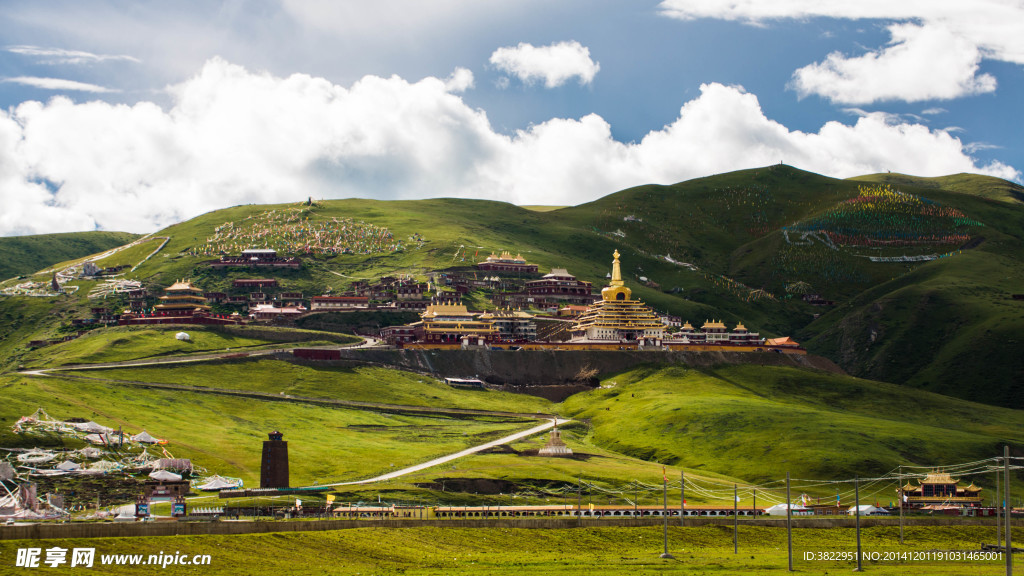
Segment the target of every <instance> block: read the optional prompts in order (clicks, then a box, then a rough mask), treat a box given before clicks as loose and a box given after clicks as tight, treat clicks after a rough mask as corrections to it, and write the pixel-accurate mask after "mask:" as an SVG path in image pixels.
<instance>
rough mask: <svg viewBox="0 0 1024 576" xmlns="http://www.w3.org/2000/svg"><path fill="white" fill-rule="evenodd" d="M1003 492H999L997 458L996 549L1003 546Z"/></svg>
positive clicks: (997, 465)
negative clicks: (1001, 499) (1001, 500)
mask: <svg viewBox="0 0 1024 576" xmlns="http://www.w3.org/2000/svg"><path fill="white" fill-rule="evenodd" d="M1000 496H1001V492H1000V491H999V458H998V457H997V458H996V502H995V504H996V547H997V548H998V547H999V546H1002V545H1003V515H1002V510H1003V505H1002V504H1001V503H1000V502H999V501H1000Z"/></svg>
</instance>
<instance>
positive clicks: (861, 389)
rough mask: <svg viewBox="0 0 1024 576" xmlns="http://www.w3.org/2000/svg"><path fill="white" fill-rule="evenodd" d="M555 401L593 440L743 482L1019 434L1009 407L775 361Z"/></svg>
mask: <svg viewBox="0 0 1024 576" xmlns="http://www.w3.org/2000/svg"><path fill="white" fill-rule="evenodd" d="M560 411H561V413H562V414H563V415H565V416H568V417H572V418H576V419H586V420H587V421H589V422H590V424H591V427H592V432H591V436H590V437H589V438H588V441H590V442H591V443H593V444H595V445H597V446H601V447H603V448H606V449H609V450H614V451H616V452H619V453H622V454H626V455H629V456H633V457H636V458H640V459H643V460H647V461H654V462H664V463H669V464H674V465H679V466H684V467H690V468H695V469H697V470H708V471H714V472H717V473H721V474H727V475H729V476H734V477H738V478H743V479H745V480H747V481H750V482H761V481H769V480H775V481H778V480H779V479H781V478H784V477H785V474H786V472H787V471H789V472H791V473H792V475H793V477H799V478H820V479H839V478H852V477H853V476H854V475H860V476H873V475H880V474H884V473H887V472H889V471H891V470H893V469H895V468H896V467H897V466H898V465H900V464H919V465H925V466H929V465H942V464H955V463H958V462H970V461H974V460H980V459H984V458H988V457H992V456H997V455H999V454H1001V451H1002V445H1003V444H1004V443H1007V442H1009V443H1010V444H1012V445H1019V444H1020V443H1021V442H1022V441H1024V432H1022V431H1024V426H1022V425H1024V414H1022V413H1021V412H1020V411H1019V410H1011V409H1007V408H997V407H992V406H987V405H983V404H973V403H969V402H964V401H961V400H957V399H953V398H949V397H945V396H940V395H938V394H933V393H930V392H924V391H920V390H913V389H909V388H905V387H901V386H897V385H892V384H884V383H878V382H871V381H867V380H860V379H856V378H851V377H847V376H837V375H832V374H825V373H816V372H810V371H803V370H797V369H792V368H779V367H759V366H730V367H721V368H715V369H689V368H684V367H673V368H664V367H661V368H659V367H650V368H646V369H644V368H642V369H636V370H632V371H629V372H626V373H623V374H618V375H614V376H608V377H605V378H604V379H603V380H602V387H601V388H600V389H597V390H594V391H592V392H587V393H583V394H577V395H575V396H572V397H570V398H569V399H567V400H566V401H565V403H564V404H563V406H562V407H561V410H560ZM990 482H991V479H987V478H985V479H979V483H990ZM887 499H888V498H886V500H887Z"/></svg>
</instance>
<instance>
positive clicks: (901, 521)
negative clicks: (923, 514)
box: [897, 464, 903, 544]
mask: <svg viewBox="0 0 1024 576" xmlns="http://www.w3.org/2000/svg"><path fill="white" fill-rule="evenodd" d="M899 482H900V488H899V490H897V492H898V493H899V498H900V502H899V504H900V544H903V464H900V474H899Z"/></svg>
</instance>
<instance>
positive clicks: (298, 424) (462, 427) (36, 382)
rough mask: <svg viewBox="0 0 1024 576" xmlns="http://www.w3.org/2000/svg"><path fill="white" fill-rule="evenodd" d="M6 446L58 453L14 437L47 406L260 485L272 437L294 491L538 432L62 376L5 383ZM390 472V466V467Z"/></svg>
mask: <svg viewBox="0 0 1024 576" xmlns="http://www.w3.org/2000/svg"><path fill="white" fill-rule="evenodd" d="M0 390H2V393H0V394H2V395H3V397H4V398H5V401H4V402H2V403H0V418H2V422H4V423H6V425H5V426H3V427H0V445H2V446H4V447H17V446H20V447H33V446H40V447H43V446H46V447H59V446H61V445H63V443H64V442H65V438H63V437H58V436H55V435H52V434H44V435H27V434H21V435H18V434H14V433H13V432H12V431H11V428H10V425H12V424H13V423H14V422H15V421H16V420H17V419H18V418H20V417H21V416H28V415H31V414H32V413H33V412H35V411H36V409H37V408H39V407H42V408H43V409H45V410H46V411H47V413H49V414H50V416H52V417H54V418H58V419H67V418H74V417H78V418H85V419H87V420H94V421H96V422H98V423H100V424H102V425H104V426H110V427H113V428H117V427H118V426H123V427H124V428H125V430H127V431H130V432H132V433H138V432H139V431H141V430H143V429H145V430H146V431H148V432H149V433H150V434H152V435H154V436H156V437H158V438H165V439H167V440H168V442H169V443H168V444H167V445H166V448H167V450H168V451H170V452H171V453H173V455H174V456H175V457H178V458H190V459H192V461H193V462H194V464H196V465H197V466H201V467H203V468H206V469H207V470H208V471H209V472H210V473H217V474H221V475H226V476H236V477H241V478H242V479H244V480H245V482H246V484H247V485H252V484H253V482H257V483H258V481H259V462H260V450H261V447H262V442H263V440H265V439H266V438H267V436H266V434H267V433H268V432H270V431H272V430H280V431H281V432H283V433H284V437H285V440H288V441H289V461H290V462H289V464H290V472H291V483H292V485H296V486H298V485H305V484H312V483H313V482H315V481H319V482H320V483H324V482H327V481H345V480H357V479H362V478H368V477H371V476H375V475H378V474H382V473H385V472H388V471H391V470H392V469H394V468H401V467H405V466H409V465H412V464H417V463H420V462H423V461H425V460H429V459H431V458H435V457H438V456H443V455H445V454H449V453H452V452H457V451H459V450H462V449H464V448H468V447H470V446H475V445H478V444H482V443H484V442H487V441H489V440H493V439H495V438H498V437H501V436H503V435H507V434H511V433H513V432H515V431H517V430H522V429H525V428H527V427H530V426H534V425H536V424H535V422H534V421H520V420H515V419H500V418H498V419H470V418H465V419H457V418H448V417H441V416H438V417H425V416H406V415H395V414H385V413H378V412H372V411H362V410H350V409H341V408H328V407H323V406H315V405H309V404H304V403H300V402H290V401H269V400H259V399H253V398H242V397H231V396H224V395H215V394H201V393H193V392H183V391H168V390H158V389H144V388H132V387H119V386H111V385H105V384H102V383H92V382H88V381H83V380H62V379H60V378H29V377H12V376H3V377H0ZM392 465H393V466H394V468H393V467H392Z"/></svg>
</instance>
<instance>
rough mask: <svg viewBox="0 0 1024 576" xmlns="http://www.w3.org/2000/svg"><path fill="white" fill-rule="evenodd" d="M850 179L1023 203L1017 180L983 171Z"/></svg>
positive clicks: (1023, 188)
mask: <svg viewBox="0 0 1024 576" xmlns="http://www.w3.org/2000/svg"><path fill="white" fill-rule="evenodd" d="M850 180H854V181H858V182H876V183H880V184H892V185H893V186H913V187H915V188H930V189H938V190H947V191H950V192H959V193H961V194H971V195H974V196H980V197H982V198H989V199H992V200H1000V201H1003V202H1015V203H1018V204H1019V203H1024V186H1021V185H1020V184H1016V183H1014V182H1008V181H1006V180H1003V179H1002V178H996V177H994V176H982V175H980V174H963V173H960V174H952V175H949V176H937V177H932V178H928V177H924V176H908V175H906V174H893V173H892V172H888V173H883V174H868V175H865V176H857V177H854V178H850Z"/></svg>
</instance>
